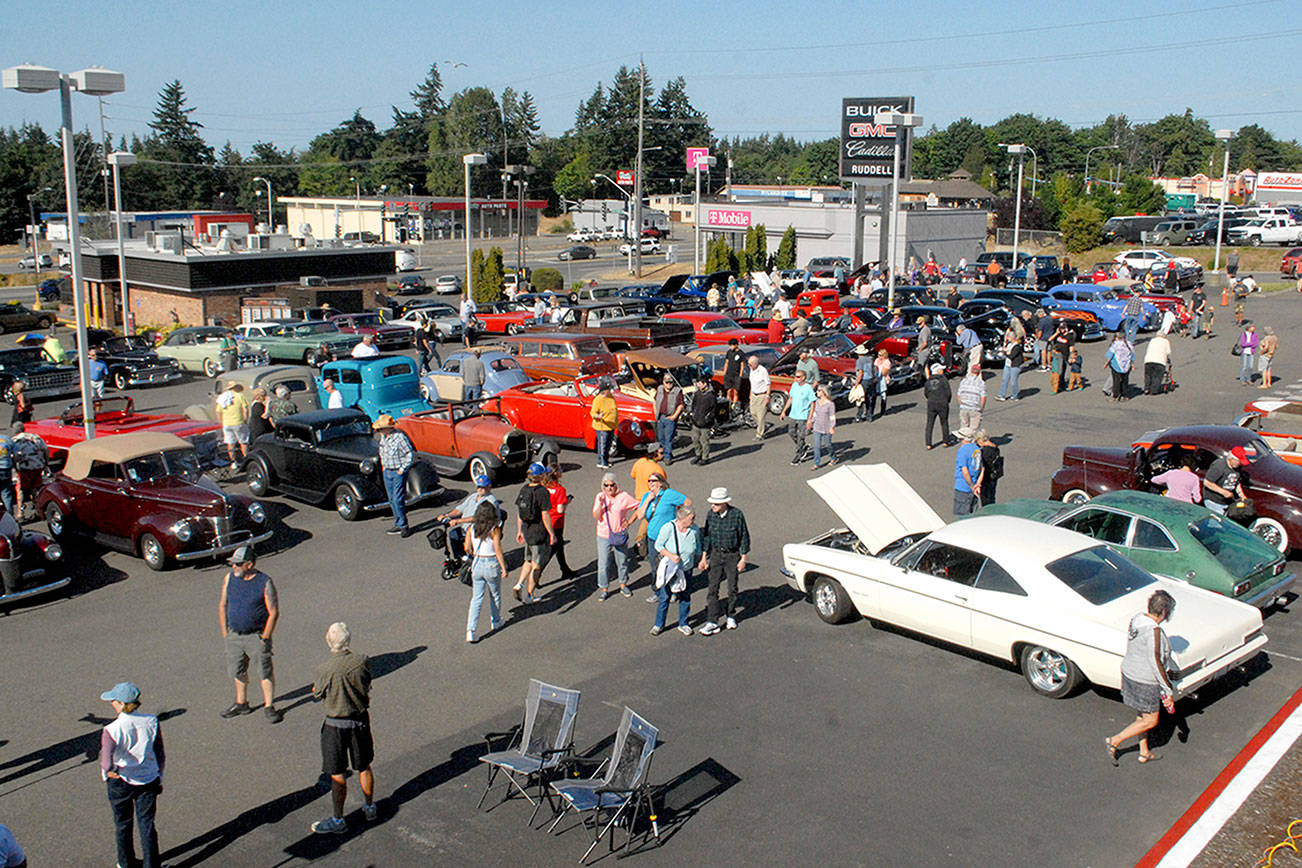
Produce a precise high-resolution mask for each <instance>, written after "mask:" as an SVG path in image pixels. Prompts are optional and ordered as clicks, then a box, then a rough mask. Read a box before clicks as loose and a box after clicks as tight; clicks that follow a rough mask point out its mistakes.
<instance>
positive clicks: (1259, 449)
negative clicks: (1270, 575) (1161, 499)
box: [1050, 425, 1302, 552]
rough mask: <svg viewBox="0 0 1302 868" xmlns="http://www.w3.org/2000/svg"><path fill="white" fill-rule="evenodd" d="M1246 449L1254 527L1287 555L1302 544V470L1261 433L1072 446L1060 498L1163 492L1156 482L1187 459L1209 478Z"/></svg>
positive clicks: (1202, 430) (1232, 431)
mask: <svg viewBox="0 0 1302 868" xmlns="http://www.w3.org/2000/svg"><path fill="white" fill-rule="evenodd" d="M1236 446H1242V447H1243V448H1244V450H1245V451H1246V452H1247V453H1248V457H1249V459H1250V461H1249V463H1248V465H1247V466H1246V467H1244V469H1243V491H1244V493H1245V494H1246V495H1247V496H1248V497H1250V498H1252V501H1253V504H1254V505H1255V507H1256V510H1257V515H1256V518H1255V519H1252V520H1251V521H1250V522H1248V529H1249V530H1251V531H1252V532H1253V533H1255V534H1257V535H1258V536H1260V537H1261V538H1262V539H1264V540H1265V541H1266V542H1268V543H1270V544H1271V545H1273V546H1274V547H1275V548H1277V549H1279V550H1280V551H1281V552H1287V551H1288V550H1289V548H1290V546H1291V545H1292V543H1293V542H1294V541H1299V540H1302V467H1298V466H1297V465H1295V464H1289V463H1288V462H1286V461H1284V460H1283V459H1281V458H1280V457H1279V456H1278V455H1277V454H1275V450H1273V449H1271V448H1270V445H1269V444H1268V443H1266V441H1265V440H1264V439H1263V438H1262V436H1261V435H1260V434H1258V433H1256V432H1255V431H1250V430H1248V429H1247V428H1239V427H1236V426H1233V425H1186V426H1182V427H1179V428H1167V429H1165V430H1162V431H1154V432H1150V433H1148V434H1145V435H1144V436H1142V437H1140V438H1139V439H1138V440H1137V441H1135V443H1134V444H1133V445H1132V446H1130V447H1124V446H1068V447H1067V448H1065V449H1063V451H1062V467H1061V468H1059V470H1058V472H1057V473H1055V474H1053V478H1052V480H1051V486H1050V494H1051V496H1052V497H1053V499H1054V500H1061V501H1064V502H1066V503H1084V502H1085V501H1087V500H1089V499H1090V498H1091V497H1094V496H1095V495H1098V494H1102V493H1103V492H1105V491H1116V490H1118V489H1123V488H1128V489H1133V490H1135V491H1152V492H1156V493H1160V491H1159V489H1160V486H1155V485H1153V484H1152V482H1151V481H1150V480H1151V479H1152V478H1153V477H1154V476H1156V475H1158V474H1160V473H1164V472H1166V471H1167V470H1172V469H1174V468H1176V467H1179V466H1180V464H1181V462H1182V461H1183V459H1184V458H1185V457H1186V456H1190V457H1192V458H1193V462H1194V470H1195V472H1197V473H1198V474H1199V475H1200V476H1201V475H1203V474H1204V473H1205V472H1206V470H1207V467H1208V465H1210V464H1211V463H1212V462H1213V461H1215V460H1216V459H1217V458H1224V457H1225V456H1226V455H1228V454H1229V453H1230V450H1231V449H1233V448H1234V447H1236Z"/></svg>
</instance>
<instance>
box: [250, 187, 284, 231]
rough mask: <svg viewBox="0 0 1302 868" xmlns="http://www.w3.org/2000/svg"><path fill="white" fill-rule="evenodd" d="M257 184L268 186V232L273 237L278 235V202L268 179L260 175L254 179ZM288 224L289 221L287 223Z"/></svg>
mask: <svg viewBox="0 0 1302 868" xmlns="http://www.w3.org/2000/svg"><path fill="white" fill-rule="evenodd" d="M253 183H255V184H266V185H267V232H269V233H270V234H272V235H275V234H276V200H275V199H274V198H273V197H272V195H271V182H270V181H268V180H267V179H266V178H264V177H262V176H261V175H258V176H257V177H256V178H254V179H253ZM286 222H288V221H286Z"/></svg>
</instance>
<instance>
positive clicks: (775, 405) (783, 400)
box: [769, 392, 787, 416]
mask: <svg viewBox="0 0 1302 868" xmlns="http://www.w3.org/2000/svg"><path fill="white" fill-rule="evenodd" d="M786 406H787V396H786V395H784V394H782V393H781V392H770V393H769V412H770V413H772V414H773V415H774V416H781V415H782V411H783V410H784V409H786Z"/></svg>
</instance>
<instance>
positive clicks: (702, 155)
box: [687, 148, 710, 172]
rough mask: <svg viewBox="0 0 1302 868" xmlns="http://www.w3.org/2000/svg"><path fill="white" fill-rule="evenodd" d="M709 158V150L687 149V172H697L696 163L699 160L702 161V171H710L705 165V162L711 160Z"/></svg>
mask: <svg viewBox="0 0 1302 868" xmlns="http://www.w3.org/2000/svg"><path fill="white" fill-rule="evenodd" d="M709 157H710V149H709V148H688V149H687V171H689V172H695V171H696V163H697V161H698V160H699V161H701V168H702V169H708V168H709V167H708V166H706V165H705V160H707V159H709Z"/></svg>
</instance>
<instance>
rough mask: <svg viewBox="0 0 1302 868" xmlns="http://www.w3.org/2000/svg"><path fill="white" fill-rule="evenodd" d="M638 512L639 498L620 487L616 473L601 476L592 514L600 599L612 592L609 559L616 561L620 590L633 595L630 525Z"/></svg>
mask: <svg viewBox="0 0 1302 868" xmlns="http://www.w3.org/2000/svg"><path fill="white" fill-rule="evenodd" d="M636 513H637V499H636V498H635V497H633V495H631V494H629V493H628V492H627V491H620V490H619V482H618V481H616V479H615V474H613V473H606V474H604V475H603V476H602V477H601V491H600V492H599V493H598V494H597V496H596V498H595V499H594V500H593V501H592V517H593V518H595V519H596V520H597V599H598V600H605V599H606V598H607V597H609V596H610V562H611V560H612V559H613V560H614V561H615V572H616V574H617V576H618V577H619V592H620V593H621V594H623V595H624V596H625V597H631V596H633V592H632V591H630V590H629V589H628V542H629V540H628V526H629V525H630V524H632V523H633V518H634V516H635V515H636Z"/></svg>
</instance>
